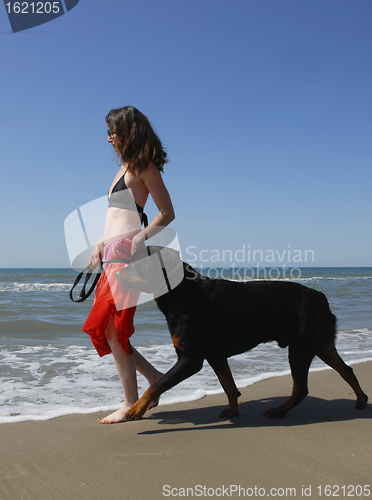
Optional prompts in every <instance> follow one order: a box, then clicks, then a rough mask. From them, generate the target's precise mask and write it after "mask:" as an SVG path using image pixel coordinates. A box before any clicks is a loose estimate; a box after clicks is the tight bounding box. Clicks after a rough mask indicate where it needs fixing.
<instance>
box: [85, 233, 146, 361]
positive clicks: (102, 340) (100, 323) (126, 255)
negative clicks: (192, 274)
mask: <svg viewBox="0 0 372 500" xmlns="http://www.w3.org/2000/svg"><path fill="white" fill-rule="evenodd" d="M131 247H132V240H130V239H121V238H118V239H116V240H114V241H113V242H112V243H110V244H108V245H105V260H110V259H116V258H120V259H130V258H131ZM127 265H128V264H124V263H123V264H122V263H114V264H106V266H105V270H104V272H103V273H102V276H101V277H100V279H99V281H98V284H97V288H96V292H95V296H94V301H93V307H92V310H91V311H90V314H89V316H88V318H87V320H86V322H85V324H84V326H83V332H85V333H87V334H88V335H90V338H91V341H92V343H93V345H94V347H95V348H96V350H97V352H98V354H99V355H100V356H104V355H105V354H109V353H110V352H111V348H110V346H109V344H108V342H107V340H106V328H107V324H108V320H109V318H110V314H112V316H113V317H114V324H115V328H116V330H117V332H118V339H119V342H120V345H121V346H122V347H123V349H124V350H125V352H127V353H128V354H133V350H132V346H131V345H130V341H129V338H130V337H131V336H132V335H133V333H134V325H133V318H134V313H135V312H136V305H137V301H138V298H139V295H140V292H139V291H137V290H126V289H124V288H123V287H122V286H121V285H120V284H119V282H118V281H117V279H116V276H115V273H117V272H118V271H120V269H122V268H123V267H126V266H127Z"/></svg>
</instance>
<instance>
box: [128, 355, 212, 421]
mask: <svg viewBox="0 0 372 500" xmlns="http://www.w3.org/2000/svg"><path fill="white" fill-rule="evenodd" d="M203 361H204V360H203V359H202V358H197V359H191V358H186V357H179V358H178V361H177V362H176V364H175V365H174V366H172V368H171V369H170V370H168V371H167V373H165V374H164V375H163V376H162V377H160V378H159V379H158V380H157V381H156V382H154V383H153V384H152V385H150V387H149V388H148V389H147V391H146V392H145V393H144V395H143V396H142V397H141V398H140V399H139V400H138V401H137V402H136V403H135V404H134V405H133V406H132V408H131V409H130V410H129V411H128V412H127V413H126V415H125V418H126V420H139V419H140V418H142V416H143V414H144V413H145V412H146V410H147V408H148V406H149V404H150V403H151V402H152V401H156V400H157V399H159V397H160V396H161V394H163V392H165V391H168V390H169V389H171V388H172V387H174V386H175V385H177V384H179V383H180V382H182V381H183V380H185V379H186V378H189V377H191V375H194V374H195V373H197V372H198V371H200V370H201V369H202V367H203Z"/></svg>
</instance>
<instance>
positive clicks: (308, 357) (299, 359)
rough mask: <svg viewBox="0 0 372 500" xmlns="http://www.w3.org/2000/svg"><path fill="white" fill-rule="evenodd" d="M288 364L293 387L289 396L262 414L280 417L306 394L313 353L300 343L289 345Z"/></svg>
mask: <svg viewBox="0 0 372 500" xmlns="http://www.w3.org/2000/svg"><path fill="white" fill-rule="evenodd" d="M288 357H289V364H290V367H291V372H292V379H293V388H292V395H291V397H290V398H289V399H288V400H287V401H286V402H285V403H283V404H282V405H280V406H278V407H277V408H270V409H269V410H267V411H265V413H264V415H265V416H266V417H270V418H281V417H284V415H285V414H286V413H287V412H288V411H289V410H291V409H292V408H294V407H295V406H297V405H298V404H299V403H301V401H302V400H303V399H304V398H305V397H306V396H307V395H308V393H309V390H308V375H309V369H310V365H311V362H312V360H313V358H314V354H312V353H311V352H309V348H308V347H305V346H302V345H290V346H289V356H288Z"/></svg>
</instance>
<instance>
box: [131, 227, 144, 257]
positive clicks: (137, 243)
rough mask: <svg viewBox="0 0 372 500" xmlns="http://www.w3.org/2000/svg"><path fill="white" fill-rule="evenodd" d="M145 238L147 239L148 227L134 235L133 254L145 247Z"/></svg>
mask: <svg viewBox="0 0 372 500" xmlns="http://www.w3.org/2000/svg"><path fill="white" fill-rule="evenodd" d="M145 240H146V229H144V230H143V231H141V232H140V233H137V234H136V236H134V237H133V239H132V248H131V254H132V255H134V254H135V253H136V252H137V250H139V249H140V248H143V247H144V245H145Z"/></svg>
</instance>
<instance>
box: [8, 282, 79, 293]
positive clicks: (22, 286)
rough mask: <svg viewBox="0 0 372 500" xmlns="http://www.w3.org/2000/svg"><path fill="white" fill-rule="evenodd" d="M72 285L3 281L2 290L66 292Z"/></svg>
mask: <svg viewBox="0 0 372 500" xmlns="http://www.w3.org/2000/svg"><path fill="white" fill-rule="evenodd" d="M71 287H72V283H71V284H68V283H1V284H0V292H11V293H12V292H40V291H47V292H61V291H62V292H64V291H68V290H70V289H71Z"/></svg>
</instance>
